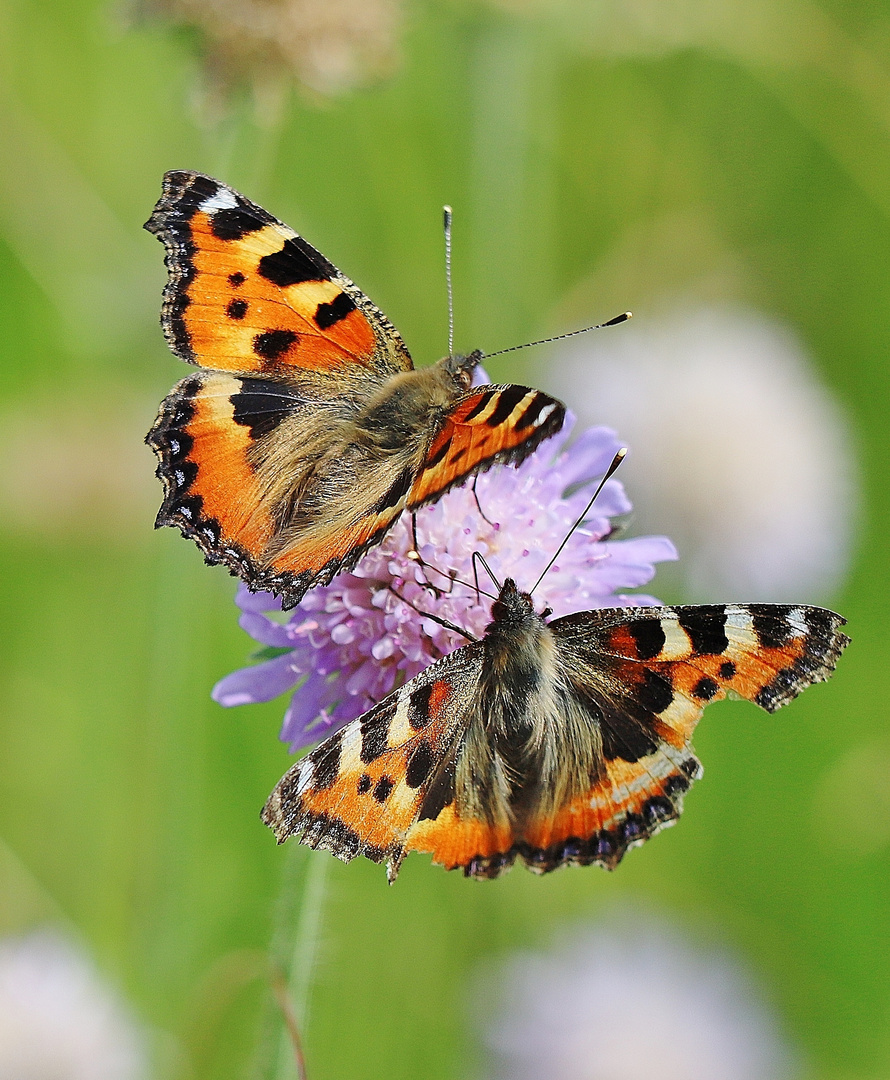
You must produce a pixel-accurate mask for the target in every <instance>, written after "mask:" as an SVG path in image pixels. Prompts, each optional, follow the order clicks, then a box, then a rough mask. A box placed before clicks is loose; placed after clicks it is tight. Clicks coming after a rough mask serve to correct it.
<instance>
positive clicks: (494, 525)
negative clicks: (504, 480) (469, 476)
mask: <svg viewBox="0 0 890 1080" xmlns="http://www.w3.org/2000/svg"><path fill="white" fill-rule="evenodd" d="M478 479H479V477H478V475H476V476H474V477H473V483H472V484H471V485H470V491H472V493H473V498H474V499H475V500H476V509H477V510H478V511H479V514H480V516H481V518H482V520H483V521H486V522H488V524H489V525H491V527H492V528H497V522H496V521H492V520H491V518H489V517H486V515H485V511H484V510H483V509H482V503H480V502H479V494H478V492H477V491H476V481H477V480H478Z"/></svg>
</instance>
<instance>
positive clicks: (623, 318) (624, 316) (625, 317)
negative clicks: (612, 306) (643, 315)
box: [603, 311, 633, 326]
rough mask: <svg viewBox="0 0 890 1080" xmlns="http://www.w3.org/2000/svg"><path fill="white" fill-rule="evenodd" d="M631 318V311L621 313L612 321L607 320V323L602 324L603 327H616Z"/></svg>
mask: <svg viewBox="0 0 890 1080" xmlns="http://www.w3.org/2000/svg"><path fill="white" fill-rule="evenodd" d="M632 318H633V312H632V311H622V312H621V314H620V315H616V316H615V318H614V319H609V321H608V322H607V323H603V326H618V324H619V323H623V322H627V320H628V319H632Z"/></svg>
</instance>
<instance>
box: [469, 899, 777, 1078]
mask: <svg viewBox="0 0 890 1080" xmlns="http://www.w3.org/2000/svg"><path fill="white" fill-rule="evenodd" d="M499 985H500V993H499V994H496V998H495V1000H499V1012H498V1015H497V1017H496V1018H495V1020H494V1021H493V1022H491V1023H490V1025H489V1027H488V1029H487V1031H486V1032H485V1033H484V1038H485V1042H486V1044H487V1046H488V1049H489V1052H490V1059H489V1060H490V1070H489V1073H488V1076H489V1077H491V1080H543V1078H545V1077H546V1078H547V1080H653V1077H657V1078H658V1080H789V1078H790V1077H793V1076H795V1075H797V1068H796V1063H795V1057H794V1055H793V1053H792V1052H791V1049H790V1048H789V1046H788V1045H787V1044H786V1043H785V1042H784V1040H783V1039H782V1037H781V1035H780V1034H779V1031H778V1028H777V1025H776V1022H775V1020H774V1019H773V1017H772V1016H771V1014H770V1013H769V1011H768V1010H767V1009H766V1007H765V1006H764V1005H763V1004H762V1003H761V1001H760V1000H759V999H758V997H757V995H756V993H755V991H754V989H753V988H752V986H751V985H750V984H749V982H748V979H747V978H746V976H745V975H744V974H743V973H742V972H741V970H740V968H739V966H738V965H737V964H736V963H735V962H734V961H733V960H732V959H731V958H730V957H729V956H727V955H725V954H722V953H717V952H714V951H704V950H700V949H696V948H693V947H692V946H690V945H689V944H688V943H686V942H684V941H683V940H682V939H681V938H680V937H679V936H677V935H675V934H673V933H671V932H670V931H669V930H666V929H664V928H663V927H662V926H660V925H659V924H657V923H655V922H653V921H652V920H651V919H649V918H644V917H641V916H638V917H636V918H634V919H633V920H631V919H629V918H627V917H625V918H622V919H617V920H614V921H611V922H609V921H607V922H606V923H604V924H603V925H602V926H601V927H600V928H590V927H581V928H578V929H576V930H575V932H574V933H573V934H572V935H571V936H568V937H566V938H565V940H564V941H563V942H562V943H561V944H560V945H559V946H558V947H557V948H555V949H553V950H552V951H550V952H548V953H544V954H530V953H529V954H520V955H518V956H516V957H515V958H513V959H512V960H511V961H510V962H509V963H508V964H507V965H506V966H505V967H504V969H503V970H502V972H501V977H500V983H499ZM487 990H488V994H489V995H491V993H492V987H490V986H489V987H488V988H487ZM489 1000H491V998H490V997H489Z"/></svg>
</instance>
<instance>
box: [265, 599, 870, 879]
mask: <svg viewBox="0 0 890 1080" xmlns="http://www.w3.org/2000/svg"><path fill="white" fill-rule="evenodd" d="M548 614H549V612H547V611H545V612H544V613H542V614H537V613H536V612H535V609H534V605H533V601H532V598H531V596H530V595H529V594H528V593H523V592H520V591H519V590H518V589H517V588H516V585H515V583H514V582H513V581H512V580H511V579H509V578H508V579H507V580H506V581H505V583H504V585H503V587H502V588H501V590H500V595H499V596H498V598H497V600H496V601H495V603H494V605H493V607H492V619H491V623H490V625H489V626H488V628H487V630H486V632H485V635H484V637H483V638H482V640H481V641H472V642H471V643H470V644H469V645H464V646H463V647H461V648H459V649H457V650H455V651H454V652H453V653H451V654H450V655H448V656H446V657H444V658H443V659H441V660H439V661H437V662H436V663H434V664H432V665H431V666H430V667H428V668H427V669H426V670H425V671H423V672H421V673H420V674H419V675H417V676H416V677H415V678H414V679H412V680H411V681H410V682H408V683H406V684H405V685H404V686H403V687H401V689H399V690H397V691H396V692H395V693H393V694H390V695H389V697H387V698H385V699H384V700H383V701H381V702H380V704H379V705H376V706H375V707H374V708H372V709H371V710H369V711H368V712H367V713H365V714H364V716H361V717H359V718H358V719H356V720H353V721H352V722H351V723H349V724H347V725H346V726H345V727H344V728H343V729H342V730H341V731H339V732H337V733H336V734H334V735H332V736H330V738H328V739H327V740H326V741H325V742H323V743H322V744H321V745H320V746H319V747H318V748H317V749H315V750H314V751H312V753H310V754H309V755H307V756H306V757H304V758H303V759H302V760H300V761H298V762H297V763H296V764H295V765H294V766H293V767H292V768H291V770H290V771H289V772H288V773H287V774H286V776H285V777H284V778H283V779H282V780H281V782H280V783H279V784H278V786H277V787H276V788H275V790H274V791H273V792H272V795H271V796H270V797H269V800H268V802H267V803H266V806H265V809H264V810H263V820H264V821H265V822H266V824H267V825H269V826H270V827H271V828H272V829H273V830H274V832H275V834H276V836H277V838H278V840H279V842H282V841H284V840H286V839H287V838H288V837H290V836H297V837H299V838H300V840H301V842H302V843H304V844H308V845H310V846H311V847H315V848H319V847H321V848H328V849H329V850H330V851H332V852H333V853H334V854H335V855H336V856H338V857H339V858H341V859H343V860H344V861H346V862H348V861H349V860H351V859H353V858H355V857H356V856H357V855H363V856H365V857H366V858H368V859H371V860H373V861H374V862H385V863H386V864H387V872H388V876H389V879H390V881H393V880H394V879H395V877H396V874H397V873H398V869H399V866H400V864H401V862H402V860H403V859H404V857H405V855H406V854H407V853H408V852H411V851H419V852H428V853H430V854H431V855H432V858H433V861H434V862H436V863H439V864H441V865H443V866H445V867H447V868H448V869H456V868H462V869H463V872H464V874H465V875H466V876H468V877H474V878H493V877H497V876H498V875H499V874H501V873H503V872H504V871H505V870H507V869H508V868H509V867H510V866H512V864H513V863H514V862H515V861H516V860H517V859H521V860H522V861H523V862H525V864H526V865H527V866H528V867H529V869H531V870H533V871H535V872H537V873H547V872H548V871H550V870H555V869H556V868H557V867H559V866H564V865H567V864H576V865H582V866H587V865H590V864H591V863H598V864H599V865H601V866H604V867H606V868H607V869H609V870H611V869H614V867H615V866H617V865H618V863H619V862H620V860H621V859H622V857H623V856H624V854H625V852H626V851H627V850H628V849H629V848H632V847H636V846H637V845H639V844H642V843H643V842H644V841H645V840H647V839H648V838H649V837H650V836H652V835H653V834H654V833H656V832H658V831H659V830H660V829H662V828H663V827H664V826H666V825H670V824H672V823H673V822H674V821H675V820H676V819H677V818H678V817H679V816H680V812H681V810H682V802H683V795H684V793H685V792H686V791H687V789H688V788H689V786H690V785H691V783H692V782H693V780H696V779H697V778H698V777H699V776H701V772H702V770H701V765H700V763H699V761H698V759H697V758H696V757H695V755H694V753H693V751H692V746H691V742H690V740H691V738H692V733H693V730H694V729H695V726H696V724H697V723H698V720H699V718H700V717H701V714H702V710H703V709H704V708H705V706H706V705H707V704H708V703H709V702H711V701H717V700H719V699H720V698H724V697H728V696H729V697H739V698H744V699H745V700H747V701H753V702H755V703H756V704H757V705H759V706H761V708H763V709H766V710H767V711H768V712H774V711H775V710H776V709H778V708H779V707H780V706H781V705H785V704H787V703H788V702H789V701H790V700H791V699H792V698H794V697H796V696H797V694H799V693H800V692H801V690H803V689H804V688H805V687H807V686H809V685H810V684H811V683H813V682H818V681H821V680H824V679H827V678H828V677H829V675H830V674H831V673H832V671H833V670H834V667H835V664H836V663H837V660H838V657H839V656H840V654H841V651H842V650H843V649H844V647H845V646H846V645H847V643H848V641H849V639H848V638H847V637H846V635H845V634H843V633H841V632H840V630H839V627H841V626H842V625H843V624H844V620H843V619H842V618H841V617H840V616H839V615H835V614H834V613H833V612H831V611H826V610H825V609H824V608H818V607H803V606H789V605H778V604H775V605H774V604H726V605H723V604H712V605H704V606H689V607H637V608H603V609H600V610H595V611H581V612H577V613H576V614H574V615H567V616H564V617H562V618H559V619H554V620H552V621H550V622H548V621H547V615H548Z"/></svg>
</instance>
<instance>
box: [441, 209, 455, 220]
mask: <svg viewBox="0 0 890 1080" xmlns="http://www.w3.org/2000/svg"><path fill="white" fill-rule="evenodd" d="M442 216H443V217H444V218H445V220H446V221H451V218H452V217H453V216H454V211H453V210H452V209H451V207H450V206H443V207H442Z"/></svg>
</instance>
